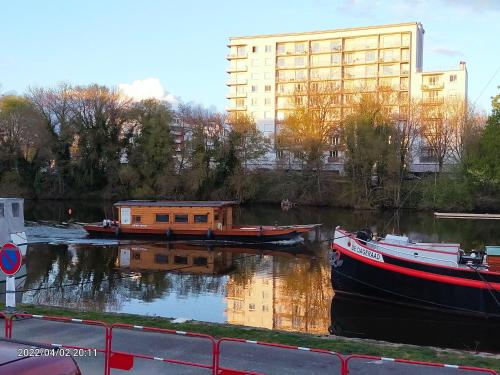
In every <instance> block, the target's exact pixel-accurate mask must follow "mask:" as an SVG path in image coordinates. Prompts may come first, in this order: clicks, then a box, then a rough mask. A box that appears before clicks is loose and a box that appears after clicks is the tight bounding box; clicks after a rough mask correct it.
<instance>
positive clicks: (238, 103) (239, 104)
mask: <svg viewBox="0 0 500 375" xmlns="http://www.w3.org/2000/svg"><path fill="white" fill-rule="evenodd" d="M244 106H245V99H236V107H244Z"/></svg>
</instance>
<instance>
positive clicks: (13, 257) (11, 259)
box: [0, 242, 23, 276]
mask: <svg viewBox="0 0 500 375" xmlns="http://www.w3.org/2000/svg"><path fill="white" fill-rule="evenodd" d="M22 262H23V256H22V254H21V250H19V248H18V247H17V246H16V245H14V244H13V243H12V242H7V243H6V244H4V245H3V246H2V249H0V270H2V272H3V273H4V274H5V275H7V276H14V275H15V274H16V273H17V272H18V271H19V269H20V268H21V263H22Z"/></svg>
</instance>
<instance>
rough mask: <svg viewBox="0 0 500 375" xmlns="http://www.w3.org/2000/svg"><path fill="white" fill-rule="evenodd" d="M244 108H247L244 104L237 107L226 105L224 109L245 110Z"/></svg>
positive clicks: (232, 110)
mask: <svg viewBox="0 0 500 375" xmlns="http://www.w3.org/2000/svg"><path fill="white" fill-rule="evenodd" d="M246 110H247V106H246V105H241V106H239V107H236V106H229V107H226V111H227V112H235V111H246Z"/></svg>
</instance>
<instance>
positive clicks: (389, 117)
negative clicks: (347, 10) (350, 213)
mask: <svg viewBox="0 0 500 375" xmlns="http://www.w3.org/2000/svg"><path fill="white" fill-rule="evenodd" d="M306 86H307V85H306ZM304 90H305V91H304ZM395 94H396V93H395V92H393V91H391V89H390V88H388V87H380V88H378V89H377V90H376V91H375V92H368V93H367V92H364V91H363V90H361V91H359V92H354V93H353V94H352V95H350V98H351V102H350V104H351V105H352V108H350V110H349V111H348V113H347V114H346V115H345V116H344V117H342V118H340V117H339V113H338V106H337V104H338V95H339V93H338V92H337V91H336V89H335V87H331V86H329V85H326V86H324V87H323V86H321V85H310V86H307V87H305V88H304V87H301V88H297V89H296V91H294V92H293V95H292V96H291V98H292V99H291V102H290V108H291V109H290V110H289V113H288V112H287V113H288V114H287V115H286V116H285V118H284V119H283V120H280V121H279V124H278V125H279V127H280V132H279V133H278V134H277V135H275V136H274V137H269V136H265V135H264V133H263V132H262V131H261V130H260V129H259V128H258V127H257V125H256V123H255V121H254V119H253V118H252V117H249V116H248V115H244V114H239V115H234V113H233V112H231V113H232V114H231V113H230V114H225V113H219V112H216V111H214V110H209V109H206V108H203V107H202V106H199V105H194V104H189V103H188V104H186V103H181V104H179V105H178V107H177V108H175V109H173V108H172V107H171V106H170V105H169V104H168V103H166V102H161V101H157V100H154V99H148V100H143V101H140V102H133V101H132V100H130V99H128V98H125V97H123V96H122V94H120V92H118V91H117V90H115V89H112V88H109V87H106V86H101V85H98V84H93V85H88V86H72V85H70V84H61V85H59V86H56V87H52V88H43V87H42V88H31V89H30V90H28V92H27V93H26V95H24V96H15V95H4V96H0V134H2V137H0V146H1V147H0V195H2V196H14V195H15V196H23V197H25V198H30V199H48V198H50V199H71V198H79V199H99V200H101V199H105V200H117V199H169V200H181V199H184V200H236V201H239V202H241V203H269V202H276V203H279V202H281V201H282V200H285V199H288V200H289V201H291V202H293V203H296V204H298V205H304V206H306V205H309V206H333V207H344V208H355V209H398V208H410V209H419V210H429V209H433V210H441V211H476V212H500V168H498V166H499V165H500V153H498V149H499V148H500V94H499V95H497V96H495V97H494V98H492V110H491V114H490V115H489V116H487V115H486V114H482V113H478V112H477V111H476V110H475V109H474V108H473V106H472V105H471V104H467V103H463V102H461V103H460V102H452V101H450V102H448V101H439V102H431V103H429V102H425V101H421V102H416V101H414V100H408V101H407V102H403V103H400V99H398V100H399V101H398V102H394V100H395V96H397V95H395ZM304 98H306V99H307V100H306V99H304ZM429 118H432V119H433V120H432V121H431V120H429ZM417 155H419V156H418V158H419V160H420V161H422V158H424V161H426V162H427V165H428V166H430V167H432V168H434V169H435V172H427V173H420V174H418V175H416V174H415V173H412V172H411V170H410V166H411V165H412V163H413V161H414V159H415V157H417ZM275 157H276V158H277V159H276V163H274V162H272V163H271V164H273V169H268V168H267V167H270V166H271V164H269V163H268V164H265V163H266V160H267V161H269V160H270V159H273V158H275ZM339 158H340V159H339ZM332 161H338V162H340V161H342V168H343V171H342V173H338V172H333V171H331V170H330V169H331V167H332V164H331V163H330V162H332ZM339 165H340V164H337V167H338V166H339ZM266 166H267V167H266Z"/></svg>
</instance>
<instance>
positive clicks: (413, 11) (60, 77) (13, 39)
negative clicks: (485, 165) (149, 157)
mask: <svg viewBox="0 0 500 375" xmlns="http://www.w3.org/2000/svg"><path fill="white" fill-rule="evenodd" d="M499 20H500V0H411V1H400V0H310V1H308V0H301V1H298V0H287V1H281V0H274V1H269V0H251V1H217V0H212V1H204V0H199V1H194V0H183V1H176V0H170V1H168V0H163V1H159V0H158V1H153V0H142V1H137V0H135V1H129V0H120V1H118V0H107V1H106V0H100V1H96V0H85V1H84V0H74V1H67V0H51V1H38V0H23V1H8V0H0V43H1V48H0V94H6V93H17V94H19V95H21V94H23V93H25V92H26V90H27V88H29V87H37V86H49V87H50V86H55V85H57V84H58V83H60V82H69V83H71V84H75V85H86V84H90V83H99V84H102V85H107V86H112V87H116V88H121V89H122V90H123V91H124V92H126V93H128V94H129V95H131V96H133V97H136V98H143V97H148V96H153V97H157V98H163V99H167V100H170V101H172V102H176V101H183V102H195V103H199V104H202V105H204V106H206V107H215V109H218V110H220V111H222V110H224V108H225V104H226V99H225V95H226V93H227V91H228V89H227V87H226V86H225V81H226V80H227V78H228V77H227V73H226V71H225V70H226V68H227V66H228V61H227V60H226V59H225V56H226V55H227V53H228V48H227V43H228V38H229V37H230V36H241V35H254V34H268V33H287V32H303V31H315V30H325V29H337V28H345V27H358V26H369V25H379V24H389V23H401V22H415V21H418V22H421V23H422V24H423V26H424V29H425V35H424V70H442V69H452V68H457V67H458V64H459V61H461V60H464V61H466V63H467V70H468V73H469V99H470V101H471V102H472V103H475V104H476V105H477V106H478V107H479V108H481V109H483V110H485V111H489V110H490V101H491V99H490V98H491V96H493V95H495V94H497V93H499V92H500V89H498V88H497V86H500V41H499V39H498V37H499V36H500V22H499ZM495 73H496V74H495Z"/></svg>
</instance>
